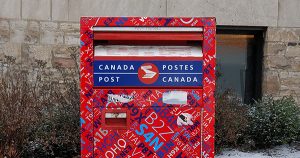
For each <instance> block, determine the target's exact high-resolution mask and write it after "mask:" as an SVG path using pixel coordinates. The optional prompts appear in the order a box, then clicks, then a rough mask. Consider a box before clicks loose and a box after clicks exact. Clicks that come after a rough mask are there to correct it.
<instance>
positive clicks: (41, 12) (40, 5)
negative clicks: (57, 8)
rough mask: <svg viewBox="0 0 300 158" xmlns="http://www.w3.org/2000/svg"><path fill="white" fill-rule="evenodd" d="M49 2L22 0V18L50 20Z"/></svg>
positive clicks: (46, 0) (47, 0) (45, 0)
mask: <svg viewBox="0 0 300 158" xmlns="http://www.w3.org/2000/svg"><path fill="white" fill-rule="evenodd" d="M50 2H51V1H50V0H22V18H23V19H32V20H50V19H51V15H50Z"/></svg>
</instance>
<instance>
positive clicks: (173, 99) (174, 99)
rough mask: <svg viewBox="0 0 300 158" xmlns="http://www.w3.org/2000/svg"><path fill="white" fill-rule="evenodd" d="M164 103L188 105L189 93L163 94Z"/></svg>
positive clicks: (172, 92) (173, 92) (174, 92)
mask: <svg viewBox="0 0 300 158" xmlns="http://www.w3.org/2000/svg"><path fill="white" fill-rule="evenodd" d="M162 98H163V103H166V104H187V92H185V91H170V92H164V93H163V97H162Z"/></svg>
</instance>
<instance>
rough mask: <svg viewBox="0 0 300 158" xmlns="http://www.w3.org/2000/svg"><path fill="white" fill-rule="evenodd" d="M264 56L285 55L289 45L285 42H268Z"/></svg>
mask: <svg viewBox="0 0 300 158" xmlns="http://www.w3.org/2000/svg"><path fill="white" fill-rule="evenodd" d="M265 48H266V49H265V51H264V56H269V55H284V54H285V52H286V49H287V44H286V43H283V42H266V43H265Z"/></svg>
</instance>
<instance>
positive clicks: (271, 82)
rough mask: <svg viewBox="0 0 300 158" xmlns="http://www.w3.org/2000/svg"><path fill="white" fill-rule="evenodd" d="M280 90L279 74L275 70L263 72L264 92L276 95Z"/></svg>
mask: <svg viewBox="0 0 300 158" xmlns="http://www.w3.org/2000/svg"><path fill="white" fill-rule="evenodd" d="M279 90H280V80H279V75H278V73H277V72H275V71H267V72H265V73H264V74H263V83H262V91H263V93H264V94H270V95H276V94H278V93H279Z"/></svg>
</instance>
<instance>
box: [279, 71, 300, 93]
mask: <svg viewBox="0 0 300 158" xmlns="http://www.w3.org/2000/svg"><path fill="white" fill-rule="evenodd" d="M279 77H280V81H281V82H280V84H281V89H282V90H285V89H289V90H294V91H295V93H296V94H300V88H299V85H300V72H288V71H282V72H280V74H279Z"/></svg>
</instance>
